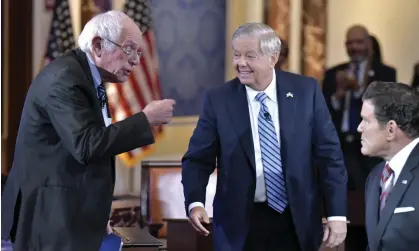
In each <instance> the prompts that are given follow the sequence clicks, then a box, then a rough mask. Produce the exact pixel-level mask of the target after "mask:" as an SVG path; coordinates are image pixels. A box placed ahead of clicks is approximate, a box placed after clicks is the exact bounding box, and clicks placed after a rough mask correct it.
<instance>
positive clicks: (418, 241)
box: [365, 145, 419, 251]
mask: <svg viewBox="0 0 419 251" xmlns="http://www.w3.org/2000/svg"><path fill="white" fill-rule="evenodd" d="M384 165H385V162H383V163H381V164H379V165H377V166H376V167H375V168H374V169H373V170H372V172H371V174H370V175H369V177H368V180H367V185H366V188H365V205H366V211H365V218H366V224H365V225H366V229H367V235H368V246H369V250H370V251H413V250H419V195H418V191H419V145H416V147H415V148H414V149H413V151H412V153H411V154H410V156H409V158H408V159H407V162H406V164H405V165H404V167H403V170H402V172H401V173H400V176H399V177H398V179H397V182H396V184H395V186H394V187H393V191H392V192H391V194H390V195H389V197H388V200H387V204H386V205H385V207H384V209H383V211H382V212H381V216H380V217H379V214H378V212H379V201H380V200H379V197H380V193H381V189H380V177H381V172H382V170H383V168H384ZM398 207H413V208H415V210H414V211H412V212H405V213H397V214H394V210H395V209H396V208H398Z"/></svg>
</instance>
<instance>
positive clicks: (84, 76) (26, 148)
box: [1, 11, 174, 251]
mask: <svg viewBox="0 0 419 251" xmlns="http://www.w3.org/2000/svg"><path fill="white" fill-rule="evenodd" d="M140 43H141V31H140V29H139V27H138V26H137V25H136V24H135V23H134V22H133V21H132V20H131V19H130V18H129V17H128V16H126V15H125V14H123V13H122V12H117V11H111V12H107V13H105V14H101V15H99V16H96V17H94V18H93V19H92V20H90V21H89V22H88V23H87V24H86V26H85V27H84V29H83V31H82V33H81V35H80V38H79V46H80V49H76V50H72V51H70V52H68V53H67V54H65V55H64V56H62V57H59V58H58V59H56V60H55V61H53V62H52V63H50V64H48V65H47V66H46V67H45V68H44V69H43V70H42V71H41V72H40V73H39V75H38V76H37V77H36V78H35V80H34V81H33V82H32V84H31V87H30V89H29V91H28V93H27V97H26V101H25V105H24V108H23V112H22V118H21V122H20V128H19V133H18V137H17V141H16V150H15V157H14V162H13V166H12V168H11V171H10V175H9V178H8V180H7V183H6V187H5V190H4V193H3V196H2V229H1V230H2V231H1V232H2V238H3V239H8V238H10V239H11V241H12V242H13V250H14V251H29V250H42V251H57V250H60V251H80V250H83V251H84V250H86V251H97V250H99V247H100V244H101V241H102V239H103V237H104V234H105V229H106V223H107V222H108V219H109V214H110V210H111V203H112V197H113V190H114V183H115V166H114V156H115V155H116V154H119V153H122V152H125V151H129V150H132V149H135V148H137V147H141V146H144V145H148V144H152V143H153V142H154V137H153V134H152V130H151V128H150V125H155V124H161V123H167V122H168V121H169V120H170V118H171V116H172V111H173V105H174V101H173V100H161V101H153V102H151V103H150V104H149V105H148V106H147V107H145V108H144V110H143V112H140V113H137V114H134V115H133V116H131V117H129V118H127V119H125V120H123V121H120V122H118V123H115V124H110V118H109V115H110V114H109V109H108V103H107V98H106V92H105V88H104V86H103V82H124V81H126V80H127V78H128V76H129V74H130V71H131V70H132V68H133V67H134V66H135V65H137V64H138V62H139V58H140V54H141V53H140V49H139V48H140V46H139V45H140Z"/></svg>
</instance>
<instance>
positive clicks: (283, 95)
mask: <svg viewBox="0 0 419 251" xmlns="http://www.w3.org/2000/svg"><path fill="white" fill-rule="evenodd" d="M276 87H277V88H276V92H277V100H278V112H279V114H278V115H279V116H278V117H279V128H280V139H281V157H282V160H283V161H282V162H283V164H284V163H286V160H287V156H288V153H287V149H288V147H287V146H288V145H289V143H290V142H291V141H292V137H293V134H294V129H295V115H296V112H295V111H296V110H295V109H296V106H297V101H298V93H296V92H295V91H294V85H293V83H291V80H290V79H289V77H288V76H287V75H286V73H284V72H281V71H276ZM289 154H291V153H289ZM285 168H286V167H285Z"/></svg>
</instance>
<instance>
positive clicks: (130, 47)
mask: <svg viewBox="0 0 419 251" xmlns="http://www.w3.org/2000/svg"><path fill="white" fill-rule="evenodd" d="M106 42H109V41H106ZM111 42H114V43H116V44H118V45H120V46H121V47H122V48H119V47H118V46H117V45H114V47H115V48H114V49H113V50H111V51H102V54H101V56H100V57H99V59H98V60H97V61H98V66H99V67H100V68H103V69H104V70H106V71H107V72H108V73H106V72H101V75H102V78H104V80H105V81H109V82H120V83H122V82H125V81H127V80H128V78H129V76H130V74H131V71H132V70H133V67H134V66H135V65H138V63H139V61H140V57H139V56H138V52H141V42H142V40H141V31H140V29H139V28H138V26H136V25H135V23H134V22H132V23H131V22H128V23H127V24H126V25H125V26H124V32H123V37H122V38H121V39H120V41H111ZM124 50H125V51H126V52H127V51H131V53H130V55H128V54H127V53H126V52H124ZM100 70H101V69H99V71H100ZM109 73H111V75H113V76H107V75H108V74H109Z"/></svg>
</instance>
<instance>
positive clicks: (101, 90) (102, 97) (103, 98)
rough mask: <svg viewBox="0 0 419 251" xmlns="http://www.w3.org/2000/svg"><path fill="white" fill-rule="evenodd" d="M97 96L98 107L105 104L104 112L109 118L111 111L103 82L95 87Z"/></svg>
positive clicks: (102, 106)
mask: <svg viewBox="0 0 419 251" xmlns="http://www.w3.org/2000/svg"><path fill="white" fill-rule="evenodd" d="M97 96H98V98H99V102H100V107H101V108H102V109H103V108H104V107H105V106H106V113H107V114H108V118H111V112H110V110H109V107H108V96H107V95H106V89H105V85H104V84H103V83H101V84H100V85H99V86H98V87H97Z"/></svg>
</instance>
